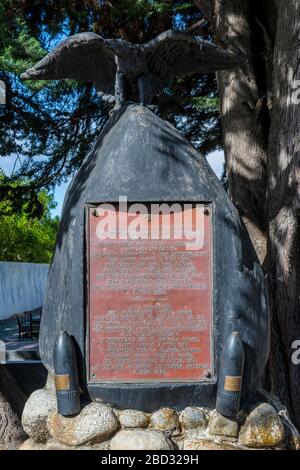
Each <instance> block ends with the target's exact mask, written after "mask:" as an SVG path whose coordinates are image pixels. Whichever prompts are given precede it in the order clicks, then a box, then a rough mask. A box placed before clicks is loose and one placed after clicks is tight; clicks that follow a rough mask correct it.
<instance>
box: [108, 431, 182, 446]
mask: <svg viewBox="0 0 300 470" xmlns="http://www.w3.org/2000/svg"><path fill="white" fill-rule="evenodd" d="M173 448H174V446H173V445H172V443H171V441H170V440H169V439H167V438H166V437H165V436H164V434H163V433H161V432H158V431H149V430H146V429H139V430H133V429H124V430H122V431H119V432H118V433H117V434H116V435H115V436H114V437H113V438H112V440H111V443H110V450H172V449H173Z"/></svg>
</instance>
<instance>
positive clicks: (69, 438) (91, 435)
mask: <svg viewBox="0 0 300 470" xmlns="http://www.w3.org/2000/svg"><path fill="white" fill-rule="evenodd" d="M47 426H48V430H49V432H50V434H51V436H52V437H53V439H54V440H56V441H58V442H60V443H62V444H66V445H67V446H80V445H83V444H86V443H87V442H101V441H103V440H106V439H107V438H108V437H110V436H111V435H112V434H114V432H115V431H116V430H117V429H118V427H119V421H118V418H117V417H116V415H115V413H114V412H113V410H112V409H111V408H110V407H109V406H107V405H103V404H102V403H95V402H93V403H90V404H89V405H87V406H86V407H85V408H83V410H82V411H81V412H80V413H79V414H78V415H76V416H69V417H65V416H61V415H59V414H58V413H52V414H51V415H50V417H49V419H48V423H47Z"/></svg>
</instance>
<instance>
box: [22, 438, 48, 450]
mask: <svg viewBox="0 0 300 470" xmlns="http://www.w3.org/2000/svg"><path fill="white" fill-rule="evenodd" d="M19 450H46V444H42V443H41V442H36V441H34V440H33V439H31V437H30V438H29V439H27V440H26V441H25V442H23V444H22V445H21V446H20V447H19Z"/></svg>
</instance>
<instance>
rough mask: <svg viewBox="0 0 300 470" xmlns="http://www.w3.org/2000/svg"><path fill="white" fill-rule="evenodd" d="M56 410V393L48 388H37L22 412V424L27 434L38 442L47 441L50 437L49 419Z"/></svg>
mask: <svg viewBox="0 0 300 470" xmlns="http://www.w3.org/2000/svg"><path fill="white" fill-rule="evenodd" d="M55 410H56V396H55V394H54V393H52V392H51V391H50V390H46V389H41V390H35V391H34V392H33V393H32V394H31V395H30V397H29V398H28V400H27V402H26V404H25V407H24V410H23V414H22V426H23V429H24V431H25V432H26V434H28V436H29V437H31V438H32V439H33V440H34V441H36V442H46V441H47V439H48V438H49V437H50V435H49V431H48V429H47V419H48V417H49V415H50V414H51V413H52V412H53V411H55Z"/></svg>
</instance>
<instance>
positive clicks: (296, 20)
mask: <svg viewBox="0 0 300 470" xmlns="http://www.w3.org/2000/svg"><path fill="white" fill-rule="evenodd" d="M277 3H278V7H279V8H278V11H279V12H280V15H279V16H278V22H277V34H276V43H275V49H274V76H273V100H272V104H273V105H272V111H271V130H270V139H269V159H268V218H269V231H268V264H267V270H268V277H269V285H270V294H271V314H272V337H273V341H272V343H271V356H270V380H271V387H272V389H273V390H275V391H276V392H277V394H278V395H279V397H280V398H281V399H282V401H284V402H285V403H286V404H287V405H288V406H289V407H290V409H291V410H293V415H294V419H295V422H296V423H297V425H298V427H299V428H300V365H296V364H293V363H292V361H291V355H292V352H293V351H292V348H291V346H292V343H293V341H294V340H300V297H299V295H300V212H299V209H300V197H299V196H300V188H299V185H300V103H298V104H297V103H296V101H295V98H296V96H295V89H294V88H295V85H296V81H297V80H298V81H299V80H300V2H299V0H290V1H288V2H287V1H284V0H280V1H278V2H277ZM299 83H300V82H298V84H299Z"/></svg>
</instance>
